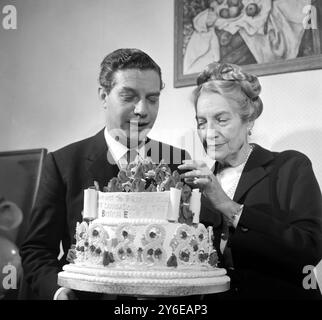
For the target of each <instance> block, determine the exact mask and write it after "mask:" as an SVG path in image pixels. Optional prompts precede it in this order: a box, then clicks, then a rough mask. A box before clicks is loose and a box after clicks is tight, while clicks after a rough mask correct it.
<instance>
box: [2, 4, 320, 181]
mask: <svg viewBox="0 0 322 320" xmlns="http://www.w3.org/2000/svg"><path fill="white" fill-rule="evenodd" d="M9 3H12V4H15V5H16V7H17V12H18V29H17V30H3V29H2V28H1V26H0V109H1V110H0V112H1V113H0V151H2V150H16V149H28V148H38V147H46V148H48V149H49V150H50V151H52V150H55V149H57V148H60V147H62V146H64V145H66V144H68V143H71V142H74V141H76V140H79V139H82V138H85V137H88V136H90V135H92V134H94V133H96V132H97V131H98V130H100V129H101V128H102V126H103V124H104V119H103V110H102V108H101V106H100V103H99V101H98V98H97V75H98V70H99V69H98V67H99V63H100V61H101V60H102V58H103V57H104V55H105V54H106V53H108V52H110V51H112V50H114V49H115V48H118V47H137V48H141V49H142V50H144V51H146V52H147V53H149V54H150V55H151V56H152V57H153V58H154V59H155V60H156V61H157V62H158V63H159V64H160V66H161V67H162V70H163V77H164V82H165V83H166V87H165V89H164V92H163V93H162V97H161V108H160V113H159V117H158V120H157V123H156V126H155V129H154V130H153V132H152V133H151V135H152V136H153V137H155V138H159V139H160V140H164V141H166V142H171V143H174V144H176V145H182V144H183V140H182V136H183V135H185V136H188V135H186V132H190V130H191V129H192V128H194V125H195V123H194V119H193V116H194V115H193V108H192V106H191V104H190V101H189V96H190V93H191V91H192V87H186V88H181V89H175V88H173V34H174V29H173V28H174V26H173V15H174V13H173V0H163V1H160V0H95V1H90V0H68V1H66V0H65V1H63V0H55V1H52V0H42V1H40V0H16V1H10V0H0V9H1V8H2V7H3V5H5V4H9ZM1 11H2V10H0V17H1ZM321 79H322V70H316V71H307V72H299V73H289V74H282V75H275V76H265V77H261V79H260V81H261V83H262V87H263V93H262V99H263V102H264V113H263V115H262V116H261V118H260V119H259V120H258V121H257V123H256V127H255V130H254V134H253V136H252V139H253V141H255V142H257V143H260V144H262V145H263V146H264V147H267V148H271V149H273V150H277V151H278V150H283V149H290V148H293V149H298V150H301V151H302V152H304V153H306V154H307V155H308V156H309V157H310V158H311V159H312V161H313V164H314V170H315V172H316V174H317V176H318V179H319V182H320V185H322V164H321V160H320V156H321V155H322V144H321V141H322V122H321V119H322V108H321V101H322V84H321ZM173 128H176V130H173ZM190 136H191V135H190ZM186 140H189V141H186V147H187V148H188V149H189V150H190V151H191V148H192V145H193V143H192V142H191V139H186ZM195 143H198V141H195ZM197 150H198V151H197V154H198V153H200V152H201V151H200V150H201V149H200V145H198V144H197Z"/></svg>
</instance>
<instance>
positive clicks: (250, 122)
mask: <svg viewBox="0 0 322 320" xmlns="http://www.w3.org/2000/svg"><path fill="white" fill-rule="evenodd" d="M253 127H254V120H249V121H248V124H247V132H248V135H249V136H251V135H252V130H253Z"/></svg>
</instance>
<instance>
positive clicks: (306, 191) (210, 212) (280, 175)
mask: <svg viewBox="0 0 322 320" xmlns="http://www.w3.org/2000/svg"><path fill="white" fill-rule="evenodd" d="M197 84H198V87H197V88H196V89H195V91H194V94H193V96H194V105H195V111H196V120H197V126H198V132H199V136H200V139H201V141H202V143H203V146H204V148H205V151H206V152H207V154H208V155H209V156H210V157H212V158H213V159H214V160H216V165H215V168H214V172H213V171H212V170H210V169H208V167H207V166H206V165H205V164H204V163H202V162H198V161H190V162H187V161H186V162H185V163H184V164H183V165H181V166H180V167H179V169H181V170H188V172H186V173H185V174H183V177H184V178H185V180H186V182H188V183H190V184H193V185H194V186H196V187H199V188H201V189H202V190H203V195H204V198H203V210H202V212H201V219H202V220H203V222H205V223H207V222H208V223H209V222H210V223H212V224H213V225H214V230H215V246H216V247H217V251H218V253H219V255H220V260H221V263H222V266H223V267H225V268H226V269H227V270H228V274H229V275H230V277H231V290H230V291H229V292H228V293H226V294H224V296H225V298H228V297H229V298H236V299H239V298H311V297H320V296H321V295H320V293H319V290H318V289H317V290H313V289H311V290H305V289H304V288H303V284H302V283H303V279H304V278H305V276H306V275H307V274H304V273H303V268H304V267H305V266H306V265H313V266H315V265H316V264H317V263H318V262H319V261H320V260H321V258H322V200H321V191H320V188H319V185H318V183H317V180H316V178H315V176H314V173H313V171H312V166H311V162H310V160H309V159H308V158H307V157H306V156H305V155H303V154H302V153H300V152H297V151H284V152H280V153H278V152H271V151H268V150H266V149H264V148H262V147H260V146H259V145H256V144H250V143H249V142H248V136H249V135H251V130H252V128H253V125H254V122H255V120H256V119H257V118H258V117H259V116H260V114H261V112H262V109H263V104H262V101H261V99H260V98H259V93H260V91H261V87H260V84H259V82H258V80H257V78H256V77H255V76H252V75H249V74H246V73H243V72H242V71H241V69H240V68H239V67H238V66H236V65H230V64H219V63H212V64H210V65H208V67H207V68H206V69H205V70H204V71H203V72H202V73H201V74H200V76H199V77H198V80H197ZM228 230H229V232H227V231H228ZM227 240H228V241H227ZM215 297H216V295H215Z"/></svg>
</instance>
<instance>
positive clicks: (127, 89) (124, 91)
mask: <svg viewBox="0 0 322 320" xmlns="http://www.w3.org/2000/svg"><path fill="white" fill-rule="evenodd" d="M120 92H121V93H134V94H136V93H137V92H136V90H134V89H133V88H130V87H123V88H122V89H121V90H120Z"/></svg>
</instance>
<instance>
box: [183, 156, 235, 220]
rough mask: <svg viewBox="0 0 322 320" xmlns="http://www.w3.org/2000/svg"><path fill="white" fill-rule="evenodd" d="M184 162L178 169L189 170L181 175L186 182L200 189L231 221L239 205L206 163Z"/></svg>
mask: <svg viewBox="0 0 322 320" xmlns="http://www.w3.org/2000/svg"><path fill="white" fill-rule="evenodd" d="M183 162H184V163H183V164H182V165H180V166H178V169H179V170H189V172H186V173H183V174H181V177H182V178H184V180H185V182H186V183H188V184H190V185H193V186H196V187H197V188H200V189H201V190H202V192H203V194H204V195H205V197H207V198H208V199H209V200H210V202H211V203H212V205H213V207H214V208H215V209H216V210H219V211H220V212H221V213H223V214H224V215H225V216H226V217H227V218H229V219H231V216H232V215H233V212H235V211H236V209H238V208H239V204H237V203H235V202H234V201H232V200H231V199H230V198H229V197H228V196H227V194H226V193H225V191H224V190H223V189H222V187H221V185H220V184H219V182H218V180H217V178H216V176H215V175H214V174H213V173H212V171H211V170H210V169H209V168H208V166H207V165H206V163H204V162H203V161H196V160H185V161H183Z"/></svg>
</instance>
